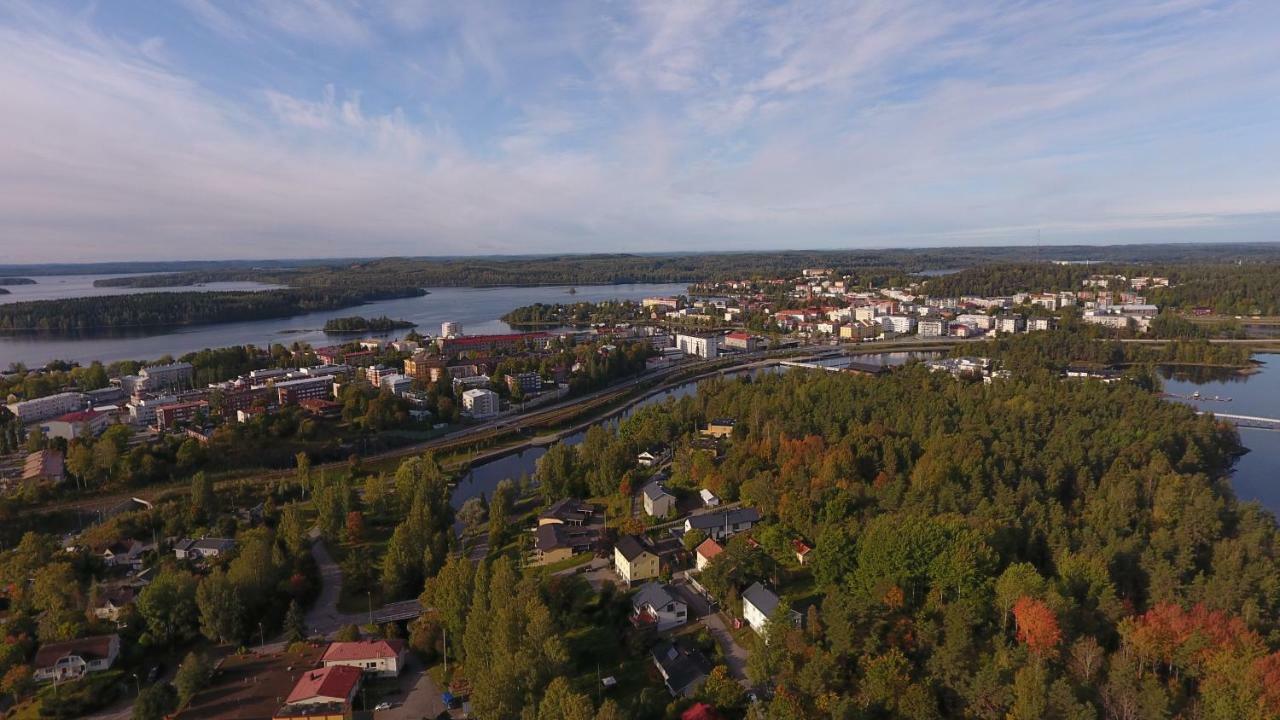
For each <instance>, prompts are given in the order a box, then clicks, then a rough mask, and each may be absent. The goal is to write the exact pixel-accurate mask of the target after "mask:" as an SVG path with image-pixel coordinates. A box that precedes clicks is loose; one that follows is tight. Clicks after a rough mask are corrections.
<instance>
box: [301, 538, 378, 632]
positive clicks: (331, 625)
mask: <svg viewBox="0 0 1280 720" xmlns="http://www.w3.org/2000/svg"><path fill="white" fill-rule="evenodd" d="M311 557H313V558H315V561H316V569H317V570H318V571H319V573H320V594H319V595H318V596H317V597H316V602H315V604H314V605H312V606H311V609H310V610H308V611H307V632H308V634H310V635H311V636H312V637H316V636H322V637H324V638H332V637H333V636H334V635H335V634H337V632H338V631H339V630H341V629H342V628H343V627H344V626H346V625H362V624H364V623H365V622H366V621H367V620H368V616H367V615H366V614H365V613H343V612H341V611H339V610H338V597H339V596H340V595H342V568H340V567H338V563H337V562H335V561H334V559H333V556H332V555H330V554H329V548H328V547H326V546H325V544H324V540H323V539H321V538H316V540H315V541H314V542H312V543H311Z"/></svg>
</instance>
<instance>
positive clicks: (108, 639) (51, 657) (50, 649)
mask: <svg viewBox="0 0 1280 720" xmlns="http://www.w3.org/2000/svg"><path fill="white" fill-rule="evenodd" d="M119 639H120V636H119V635H95V636H94V637H86V638H79V639H77V640H67V641H65V642H57V643H46V644H44V645H41V646H40V649H39V650H37V651H36V659H35V661H34V662H33V663H32V665H33V666H34V667H36V668H37V669H38V668H47V667H53V666H54V664H56V663H57V662H58V661H59V660H61V659H62V658H64V657H67V656H68V655H77V656H79V657H80V659H82V660H84V661H85V662H89V661H91V660H105V659H106V658H108V657H110V656H111V644H112V642H113V641H118V640H119Z"/></svg>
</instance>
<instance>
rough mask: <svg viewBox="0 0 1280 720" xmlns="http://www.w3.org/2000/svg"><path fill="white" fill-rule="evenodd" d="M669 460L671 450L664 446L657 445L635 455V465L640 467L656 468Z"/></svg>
mask: <svg viewBox="0 0 1280 720" xmlns="http://www.w3.org/2000/svg"><path fill="white" fill-rule="evenodd" d="M670 459H671V449H670V448H668V447H666V446H665V445H657V446H654V447H651V448H649V449H648V450H645V451H643V452H641V453H639V454H637V455H636V463H637V464H638V465H639V466H640V467H657V466H658V465H661V464H662V463H664V462H666V461H668V460H670Z"/></svg>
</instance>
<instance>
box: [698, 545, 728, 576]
mask: <svg viewBox="0 0 1280 720" xmlns="http://www.w3.org/2000/svg"><path fill="white" fill-rule="evenodd" d="M722 552H724V548H723V547H721V546H720V543H718V542H716V541H715V540H712V539H711V538H707V539H706V540H703V541H702V542H701V543H700V544H699V545H698V549H697V550H695V551H694V555H696V556H697V557H696V559H695V560H694V567H696V568H697V569H698V571H699V572H701V571H702V570H705V569H706V567H707V566H708V565H710V564H711V561H712V560H714V559H715V557H716V556H717V555H719V554H720V553H722Z"/></svg>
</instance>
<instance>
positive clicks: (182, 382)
mask: <svg viewBox="0 0 1280 720" xmlns="http://www.w3.org/2000/svg"><path fill="white" fill-rule="evenodd" d="M194 372H195V370H194V368H192V367H191V363H185V362H177V363H170V364H168V365H148V366H147V367H144V368H142V371H141V372H139V373H138V376H139V377H141V378H143V379H144V380H145V382H146V388H147V391H148V392H160V391H161V390H181V389H182V388H190V387H191V382H192V377H193V374H194Z"/></svg>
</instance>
